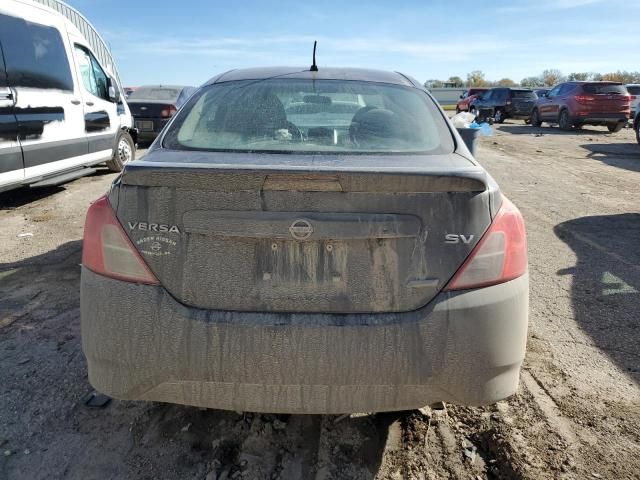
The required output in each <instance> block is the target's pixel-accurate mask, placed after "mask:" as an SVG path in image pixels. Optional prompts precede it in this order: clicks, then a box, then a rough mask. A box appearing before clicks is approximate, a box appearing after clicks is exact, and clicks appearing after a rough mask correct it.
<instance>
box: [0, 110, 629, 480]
mask: <svg viewBox="0 0 640 480" xmlns="http://www.w3.org/2000/svg"><path fill="white" fill-rule="evenodd" d="M477 158H478V159H479V161H480V162H481V163H483V164H484V165H485V166H486V167H487V168H488V169H489V171H490V172H491V173H492V174H493V175H494V177H495V178H496V179H497V181H498V182H499V184H500V185H501V187H502V189H503V191H504V192H505V193H506V194H507V195H508V196H509V197H510V198H511V199H512V200H513V201H514V202H515V203H516V204H517V205H518V206H519V207H520V209H521V210H522V212H523V214H524V216H525V218H526V220H527V227H528V237H529V251H530V270H531V315H530V334H529V343H528V353H527V358H526V362H525V367H524V370H523V373H522V379H521V385H520V390H519V392H518V394H516V395H514V396H513V397H512V398H510V399H508V400H507V401H503V402H500V403H498V404H497V405H494V406H491V407H486V408H463V407H459V406H454V405H446V406H433V407H432V408H426V409H423V410H422V411H410V412H398V413H387V414H378V415H356V416H352V417H351V418H342V417H336V416H311V415H309V416H296V415H262V414H251V413H242V412H223V411H216V410H205V409H199V408H191V407H184V406H177V405H168V404H161V403H138V402H123V401H117V400H114V401H112V402H111V403H110V404H109V405H108V406H107V407H106V408H103V409H100V408H96V409H91V408H88V407H86V406H85V405H84V400H85V398H86V396H87V394H89V393H90V392H92V388H91V386H90V385H89V383H88V382H87V372H86V365H85V361H84V357H83V354H82V351H81V347H80V330H79V307H78V303H79V292H78V284H79V267H78V264H79V263H80V256H81V236H82V225H83V220H84V214H85V211H86V209H87V206H88V205H89V202H90V201H92V200H93V199H95V198H97V197H98V196H99V195H100V194H101V193H102V192H103V191H105V190H106V189H107V187H108V185H109V183H110V182H111V181H112V180H113V178H114V175H112V174H108V173H106V172H101V173H98V174H95V175H93V176H91V177H87V178H83V179H80V180H77V181H74V182H72V183H70V184H68V185H65V186H63V187H59V188H53V189H47V190H20V191H14V192H8V193H5V194H0V224H1V225H2V228H1V229H0V478H1V479H53V478H72V479H185V478H195V479H203V480H205V479H206V480H213V479H215V480H222V479H239V478H246V479H253V478H267V479H289V478H305V479H306V478H316V479H332V478H358V479H371V478H379V479H387V478H390V479H413V478H415V479H439V478H463V479H469V478H470V479H484V478H505V479H520V478H525V479H542V478H544V479H546V478H563V479H564V478H566V479H585V478H607V479H627V478H629V479H630V478H640V388H639V387H640V343H639V341H640V313H639V312H640V293H639V291H640V248H638V246H639V244H640V146H638V145H637V144H636V143H635V139H634V137H633V132H632V130H630V129H626V130H623V131H621V132H619V133H617V134H609V133H608V132H607V131H606V129H604V128H599V127H586V128H585V129H584V130H583V131H576V132H570V133H565V132H561V131H559V130H558V129H557V128H540V129H538V128H533V127H530V126H525V125H523V124H522V122H516V121H513V122H508V123H506V124H504V125H501V126H499V127H498V128H497V130H496V132H495V135H494V136H493V137H487V138H483V139H482V144H481V147H480V150H479V152H478V155H477Z"/></svg>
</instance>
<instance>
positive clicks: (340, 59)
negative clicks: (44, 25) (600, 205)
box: [67, 0, 640, 85]
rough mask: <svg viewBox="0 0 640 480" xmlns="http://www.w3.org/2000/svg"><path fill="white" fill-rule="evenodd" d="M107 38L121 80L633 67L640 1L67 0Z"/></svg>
mask: <svg viewBox="0 0 640 480" xmlns="http://www.w3.org/2000/svg"><path fill="white" fill-rule="evenodd" d="M67 2H68V3H69V4H71V5H73V6H74V7H76V8H77V9H78V10H80V11H81V12H82V13H83V14H84V15H85V16H86V17H87V18H88V19H89V20H90V21H91V22H92V23H93V24H94V25H95V26H96V28H97V29H98V31H99V32H100V33H101V34H102V36H103V37H104V38H105V40H107V42H108V43H109V44H110V46H111V49H112V51H113V53H114V55H115V57H116V61H117V63H118V67H119V70H120V76H121V77H122V80H123V83H124V84H125V85H141V84H145V83H167V84H168V83H178V84H185V85H199V84H200V83H202V82H204V81H206V80H207V79H209V78H210V77H212V76H213V75H215V74H217V73H219V72H222V71H225V70H229V69H232V68H242V67H251V66H268V65H293V66H306V65H309V64H310V61H311V50H312V45H313V40H314V39H317V40H318V55H317V56H318V64H319V65H320V67H322V65H331V66H354V67H370V68H381V69H386V70H398V71H401V72H403V73H407V74H409V75H412V76H414V77H415V78H417V79H418V80H420V81H425V80H426V79H431V78H439V79H446V78H448V77H450V76H452V75H458V76H460V77H462V78H466V74H467V73H468V72H470V71H471V70H475V69H479V70H482V71H484V72H485V74H486V77H487V78H488V79H492V80H497V79H500V78H503V77H510V78H512V79H514V80H515V81H520V80H521V79H522V78H523V77H526V76H530V75H537V74H539V73H540V72H541V71H542V70H544V69H545V68H557V69H559V70H561V71H562V72H563V73H565V74H568V73H570V72H578V71H599V72H601V73H606V72H608V71H615V70H634V71H635V70H640V37H639V36H638V28H637V27H638V22H640V1H639V0H631V1H625V2H613V1H612V0H535V1H534V0H512V1H507V0H504V1H498V0H483V1H478V0H473V1H471V0H456V1H454V0H448V1H439V0H435V1H434V0H432V1H428V0H422V1H413V0H411V1H409V0H405V1H403V0H395V1H390V0H387V1H378V0H368V1H362V2H355V1H347V0H342V1H320V0H295V1H267V0H263V1H257V0H247V1H242V0H235V1H234V0H231V1H229V0H227V1H218V0H210V1H207V0H67Z"/></svg>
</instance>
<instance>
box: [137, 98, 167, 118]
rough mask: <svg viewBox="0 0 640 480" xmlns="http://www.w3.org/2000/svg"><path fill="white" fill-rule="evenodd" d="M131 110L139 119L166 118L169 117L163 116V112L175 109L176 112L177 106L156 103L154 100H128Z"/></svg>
mask: <svg viewBox="0 0 640 480" xmlns="http://www.w3.org/2000/svg"><path fill="white" fill-rule="evenodd" d="M127 104H128V105H129V110H131V114H132V115H133V116H134V117H138V118H166V117H168V116H169V115H164V117H163V115H162V111H163V110H164V111H169V109H171V108H173V109H174V111H175V105H174V104H172V103H167V102H156V101H152V100H148V101H146V100H138V101H132V100H128V101H127Z"/></svg>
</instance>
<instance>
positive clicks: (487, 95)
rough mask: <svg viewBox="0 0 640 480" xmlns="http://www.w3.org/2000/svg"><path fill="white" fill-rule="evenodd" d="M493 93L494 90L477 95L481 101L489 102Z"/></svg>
mask: <svg viewBox="0 0 640 480" xmlns="http://www.w3.org/2000/svg"><path fill="white" fill-rule="evenodd" d="M494 93H495V90H488V91H486V92H484V93H480V94H479V98H480V99H481V100H483V101H485V100H491V99H492V98H493V94H494Z"/></svg>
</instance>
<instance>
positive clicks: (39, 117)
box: [13, 107, 64, 140]
mask: <svg viewBox="0 0 640 480" xmlns="http://www.w3.org/2000/svg"><path fill="white" fill-rule="evenodd" d="M13 112H14V113H15V116H16V119H17V120H18V134H19V137H20V140H33V139H37V138H40V137H41V136H42V132H43V131H44V126H45V125H46V124H47V123H51V122H63V121H64V108H62V107H28V108H20V107H13Z"/></svg>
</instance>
